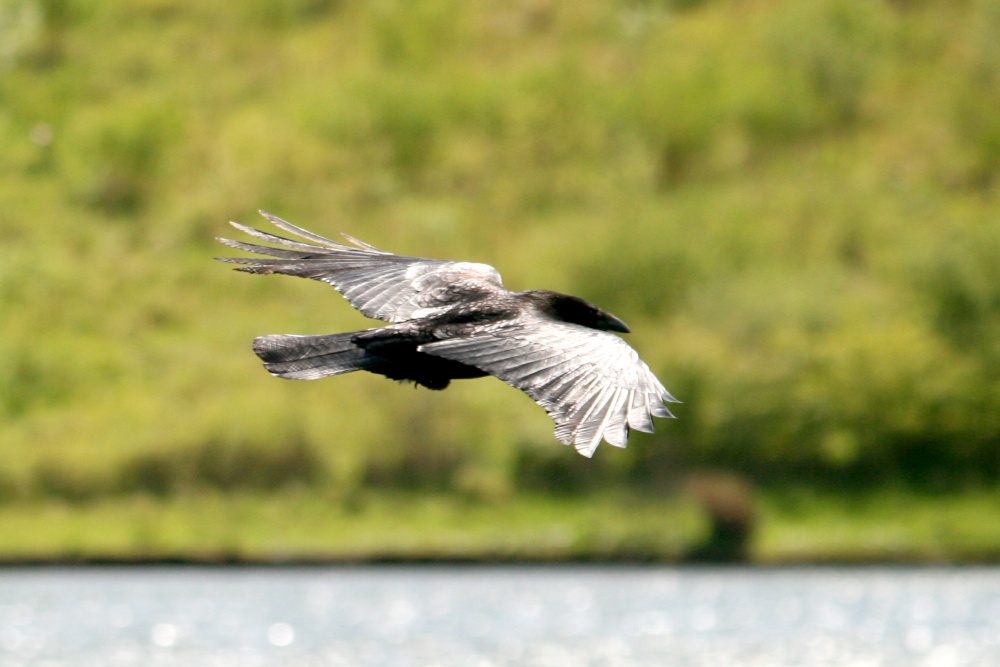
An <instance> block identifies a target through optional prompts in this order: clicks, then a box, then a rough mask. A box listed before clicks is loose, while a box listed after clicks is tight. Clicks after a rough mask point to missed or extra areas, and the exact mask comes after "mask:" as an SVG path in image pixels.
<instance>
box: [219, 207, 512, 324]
mask: <svg viewBox="0 0 1000 667" xmlns="http://www.w3.org/2000/svg"><path fill="white" fill-rule="evenodd" d="M261 215H263V216H264V217H265V218H267V219H268V220H270V221H271V222H272V223H274V224H275V225H276V226H277V227H279V228H281V229H283V230H285V231H287V232H291V233H292V234H295V235H296V236H299V237H300V238H303V239H305V240H307V241H310V243H304V242H302V241H293V240H291V239H287V238H284V237H281V236H276V235H274V234H268V233H267V232H262V231H260V230H257V229H253V228H252V227H247V226H245V225H241V224H239V223H236V222H232V223H230V224H231V225H232V226H233V227H235V228H236V229H238V230H240V231H241V232H245V233H246V234H249V235H250V236H253V237H255V238H257V239H260V240H262V241H265V242H268V243H273V244H278V245H280V246H284V247H280V248H274V247H271V246H263V245H256V244H252V243H242V242H240V241H232V240H230V239H221V238H220V239H218V240H219V241H220V242H221V243H224V244H225V245H227V246H229V247H231V248H236V249H238V250H246V251H248V252H253V253H256V254H258V255H265V257H219V258H218V259H220V260H221V261H223V262H231V263H234V264H242V265H243V266H241V267H240V269H239V270H240V271H246V272H248V273H281V274H284V275H289V276H300V277H302V278H312V279H313V280H320V281H323V282H325V283H327V284H330V285H333V286H334V287H335V288H337V290H338V291H339V292H340V293H341V294H343V295H344V296H345V297H346V298H347V300H348V301H349V302H350V303H351V305H352V306H354V307H355V308H357V309H358V310H360V311H361V312H362V313H363V314H364V315H366V316H368V317H372V318H375V319H380V320H384V321H386V322H403V321H406V320H409V319H413V318H415V317H426V316H429V315H433V314H434V312H435V311H436V310H437V309H439V308H443V307H447V306H449V305H452V304H454V303H456V302H458V301H463V300H468V299H474V298H478V297H480V296H484V295H488V294H491V293H495V292H498V291H502V290H503V282H502V281H501V279H500V274H499V273H497V270H496V269H494V268H493V267H492V266H488V265H486V264H477V263H473V262H452V261H444V260H436V259H423V258H420V257H405V256H402V255H394V254H392V253H390V252H386V251H384V250H379V249H378V248H376V247H374V246H371V245H368V244H367V243H364V242H362V241H358V240H357V239H355V238H352V237H350V236H347V235H346V234H345V235H344V236H345V237H346V238H347V240H348V241H350V242H351V243H353V244H354V245H355V246H356V247H352V246H348V245H344V244H342V243H337V242H335V241H331V240H330V239H326V238H323V237H322V236H319V235H318V234H314V233H312V232H310V231H307V230H305V229H302V228H301V227H297V226H295V225H293V224H292V223H290V222H286V221H284V220H282V219H281V218H278V217H275V216H273V215H270V214H269V213H265V212H263V211H261Z"/></svg>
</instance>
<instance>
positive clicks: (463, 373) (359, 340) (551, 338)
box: [219, 211, 677, 456]
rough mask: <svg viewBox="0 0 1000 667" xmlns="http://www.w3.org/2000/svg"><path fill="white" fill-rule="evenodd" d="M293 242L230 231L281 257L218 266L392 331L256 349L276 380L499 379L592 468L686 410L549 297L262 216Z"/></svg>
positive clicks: (437, 384)
mask: <svg viewBox="0 0 1000 667" xmlns="http://www.w3.org/2000/svg"><path fill="white" fill-rule="evenodd" d="M261 215H263V216H264V217H265V218H267V219H268V220H269V221H271V222H272V223H273V224H274V225H276V226H277V227H279V228H280V229H282V230H284V231H286V232H288V233H290V234H293V235H295V236H298V237H299V238H301V239H304V240H305V241H308V243H306V242H304V241H295V240H292V239H288V238H285V237H282V236H277V235H275V234H269V233H267V232H262V231H260V230H257V229H253V228H251V227H247V226H245V225H241V224H239V223H236V222H233V223H230V224H232V225H233V227H235V228H236V229H238V230H240V231H242V232H245V233H246V234H249V235H250V236H252V237H254V238H256V239H258V240H260V241H264V242H266V243H270V244H273V245H277V246H280V247H273V245H258V244H253V243H242V242H240V241H232V240H230V239H222V238H220V239H219V241H220V242H222V243H224V244H225V245H227V246H230V247H232V248H236V249H238V250H245V251H248V252H252V253H255V254H256V255H258V257H220V258H219V259H220V260H221V261H224V262H232V263H235V264H241V265H242V266H240V267H239V269H238V270H240V271H246V272H248V273H262V274H268V273H281V274H285V275H290V276H300V277H303V278H312V279H313V280H321V281H323V282H325V283H329V284H330V285H333V286H334V287H335V288H336V289H337V290H338V291H339V292H340V293H341V294H343V295H344V296H345V297H346V298H347V300H348V301H349V302H350V304H351V305H352V306H354V307H355V308H357V309H358V310H359V311H361V312H362V313H363V314H364V315H366V316H368V317H371V318H374V319H379V320H383V321H386V322H389V323H390V325H389V326H385V327H381V328H375V329H367V330H365V331H355V332H350V333H341V334H329V335H320V336H298V335H291V334H274V335H270V336H261V337H260V338H257V339H256V340H254V343H253V349H254V352H256V353H257V355H258V356H259V357H260V358H261V359H262V360H263V361H264V367H265V368H266V369H267V370H268V371H269V372H270V373H272V374H273V375H276V376H278V377H282V378H287V379H292V380H315V379H318V378H321V377H326V376H328V375H340V374H342V373H350V372H352V371H359V370H365V371H368V372H370V373H377V374H379V375H384V376H386V377H388V378H391V379H393V380H402V381H411V382H414V383H416V384H418V385H422V386H424V387H427V388H429V389H444V388H445V387H447V386H448V384H449V383H450V382H451V381H452V380H458V379H465V378H477V377H484V376H486V375H493V376H495V377H498V378H500V379H501V380H503V381H504V382H506V383H507V384H509V385H511V386H512V387H516V388H517V389H520V390H522V391H523V392H525V393H526V394H527V395H528V396H530V397H531V398H532V399H534V401H535V402H536V403H538V404H539V405H540V406H542V407H543V408H545V411H546V412H547V413H548V414H549V416H550V417H552V420H553V421H554V422H555V425H556V428H555V434H556V438H557V439H558V440H559V441H560V442H562V443H563V444H566V445H568V444H573V445H574V446H575V447H576V450H577V451H578V452H580V453H581V454H583V455H584V456H592V455H593V453H594V450H595V449H597V445H598V444H599V443H600V442H601V440H602V439H604V440H605V441H607V442H608V443H609V444H612V445H614V446H616V447H624V446H625V444H626V441H627V439H628V433H629V430H630V429H636V430H639V431H645V432H647V433H651V432H652V431H653V419H652V418H653V417H673V414H671V412H670V410H668V409H667V407H666V405H664V403H676V402H677V399H675V398H674V397H673V396H671V395H670V393H669V392H668V391H667V390H666V389H664V387H663V385H662V384H660V381H659V380H657V379H656V376H655V375H653V373H652V371H650V370H649V367H648V366H647V365H646V364H645V363H643V361H642V360H641V359H639V355H638V354H637V353H636V351H635V350H633V349H632V348H631V347H630V346H629V345H628V344H627V343H626V342H625V341H624V340H622V339H621V338H619V337H618V336H616V335H615V334H613V333H610V332H612V331H615V332H621V333H628V331H629V328H628V327H627V326H626V325H625V323H624V322H622V321H621V320H620V319H618V318H617V317H615V316H614V315H612V314H611V313H608V312H606V311H604V310H601V309H600V308H598V307H596V306H594V305H593V304H591V303H588V302H587V301H584V300H583V299H580V298H577V297H575V296H569V295H566V294H560V293H558V292H550V291H547V290H530V291H527V292H510V291H508V290H506V289H504V286H503V282H502V281H501V279H500V274H499V273H497V271H496V269H494V268H493V267H492V266H488V265H486V264H477V263H472V262H454V261H444V260H435V259H423V258H419V257H405V256H402V255H394V254H392V253H389V252H385V251H384V250H379V249H378V248H375V247H374V246H371V245H368V244H367V243H364V242H362V241H359V240H357V239H355V238H352V237H350V236H347V235H346V234H345V235H344V237H345V238H346V239H347V240H348V241H350V242H351V243H352V244H353V246H350V245H345V244H342V243H337V242H335V241H331V240H329V239H326V238H323V237H322V236H319V235H317V234H314V233H312V232H309V231H307V230H305V229H302V228H301V227H297V226H295V225H293V224H292V223H290V222H286V221H284V220H282V219H281V218H277V217H275V216H273V215H270V214H269V213H265V212H263V211H261Z"/></svg>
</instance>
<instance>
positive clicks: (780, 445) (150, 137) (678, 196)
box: [0, 0, 1000, 502]
mask: <svg viewBox="0 0 1000 667" xmlns="http://www.w3.org/2000/svg"><path fill="white" fill-rule="evenodd" d="M998 45H1000V4H998V3H996V2H994V1H991V0H963V1H961V2H935V1H932V0H925V1H921V2H901V1H897V2H855V1H853V0H815V1H813V2H808V3H804V2H797V1H794V0H764V1H762V2H741V1H738V0H728V1H726V0H701V1H691V0H687V1H681V0H670V1H666V0H664V1H653V0H602V1H593V2H572V1H569V0H566V1H561V0H513V1H503V2H500V1H489V0H476V1H474V2H466V1H464V0H415V1H403V0H378V1H374V2H362V1H352V0H296V1H294V2H271V1H269V0H252V1H249V2H241V3H223V2H214V1H213V2H200V3H184V2H177V1H175V0H139V1H134V2H127V3H126V2H120V1H115V0H87V1H86V2H84V1H82V0H0V156H2V158H0V331H2V336H0V356H2V358H3V359H4V361H3V362H2V363H0V442H2V450H3V456H2V457H0V499H2V498H32V497H36V496H48V497H56V498H64V499H71V500H72V499H85V498H92V497H95V496H101V495H111V494H120V493H126V492H128V493H133V492H140V491H142V492H145V493H148V494H151V495H178V494H179V495H183V494H185V493H196V492H197V493H202V492H204V491H205V490H206V489H209V490H212V489H216V490H248V491H255V490H270V489H277V488H283V487H286V486H291V487H296V486H319V485H324V486H326V487H328V488H331V489H336V490H337V493H340V494H343V497H345V498H350V497H353V496H352V495H351V494H353V493H355V492H357V491H358V490H359V489H365V488H368V487H371V488H376V489H382V488H386V487H405V488H422V489H445V490H452V491H455V492H457V493H459V494H461V495H463V496H467V497H469V498H474V499H480V500H486V501H490V502H497V501H500V500H503V499H505V498H510V497H511V494H516V493H519V492H521V491H524V490H530V491H532V492H538V491H541V492H553V493H560V494H566V493H569V494H579V493H589V492H592V491H594V490H596V489H598V488H603V487H608V486H612V487H613V486H615V485H626V484H627V485H631V486H634V487H636V488H638V489H642V490H648V491H650V492H653V493H657V494H659V493H663V492H665V491H667V490H669V489H670V488H672V485H673V483H674V479H673V476H674V475H676V473H677V471H682V470H688V469H691V468H697V467H705V466H713V467H722V468H727V469H731V470H736V471H742V472H743V473H745V474H747V475H749V476H751V477H753V478H755V479H757V480H759V481H763V482H768V481H773V482H782V481H788V480H793V479H794V480H802V479H812V480H814V481H826V482H828V483H831V484H836V485H846V486H848V487H853V486H866V485H874V484H881V483H884V482H887V481H902V482H905V483H911V484H918V485H921V486H930V487H933V488H939V487H942V486H944V487H946V486H948V485H954V484H958V483H967V482H973V483H983V484H989V483H995V482H996V481H997V479H998V477H1000V206H998V192H1000V114H998V112H997V109H1000V46H998ZM258 208H264V209H267V210H270V211H273V212H274V213H276V214H279V215H281V216H282V217H285V218H287V219H289V220H292V221H295V222H297V223H299V224H302V225H304V226H306V227H307V228H311V229H314V230H316V231H317V232H319V233H322V234H325V235H329V236H334V235H335V234H336V233H337V232H338V231H345V232H348V233H350V234H352V235H355V236H357V237H359V238H362V239H364V240H366V241H369V242H371V243H374V244H376V245H378V246H381V247H384V248H387V249H389V250H392V251H395V252H399V253H403V254H415V255H423V256H436V257H449V258H462V259H469V260H476V261H484V262H488V263H490V264H493V265H494V266H496V267H497V268H498V269H499V270H500V271H501V272H502V273H503V275H504V276H505V279H506V282H507V285H508V286H509V287H510V288H512V289H528V288H534V287H546V288H551V289H557V290H561V291H566V292H571V293H576V294H580V295H581V296H584V297H586V298H589V299H591V300H593V301H595V302H598V303H599V304H601V305H602V306H604V307H606V308H608V309H609V310H611V311H613V312H615V313H616V314H618V315H620V316H621V317H622V318H623V319H625V320H626V321H628V322H629V323H630V324H631V325H632V327H633V329H634V331H635V332H636V333H635V334H634V335H633V336H631V337H630V342H631V343H632V344H633V345H634V346H635V347H636V348H637V349H638V350H639V351H640V352H641V354H642V355H643V357H644V359H646V360H647V361H648V362H649V363H650V365H651V366H652V367H653V368H654V370H656V372H657V373H658V374H659V376H660V377H661V379H662V380H663V382H664V384H666V386H667V387H668V388H669V389H670V390H671V391H672V392H674V393H675V395H677V396H678V397H679V398H681V399H682V400H683V401H684V404H683V405H681V406H679V407H678V410H677V412H678V415H679V417H680V419H679V420H677V421H676V422H660V424H659V427H660V428H659V432H658V433H657V434H656V435H654V436H644V435H633V438H632V442H631V444H630V447H629V448H628V449H626V450H624V451H618V450H614V449H612V448H610V447H607V448H601V451H600V452H599V453H598V455H597V458H596V459H595V460H593V461H585V460H582V459H580V457H577V456H576V455H575V454H574V453H573V452H572V451H571V450H568V449H564V448H561V447H560V446H559V445H558V444H557V443H556V442H555V440H554V439H553V437H552V434H551V424H550V422H549V420H548V419H547V417H546V416H545V414H544V413H543V411H542V410H541V409H539V408H537V406H535V405H533V404H532V403H531V401H530V400H529V399H527V397H525V396H523V395H521V394H520V393H518V392H516V391H514V390H512V389H509V388H507V387H505V386H504V385H502V384H501V383H499V382H496V381H487V380H481V381H476V382H463V383H459V384H458V385H457V386H456V387H454V388H452V389H450V390H449V391H447V392H443V393H441V394H437V393H434V394H431V393H430V392H426V391H414V390H413V389H412V388H408V387H402V386H397V385H394V384H392V383H389V382H387V381H385V380H384V379H381V378H375V377H370V376H362V375H360V374H359V375H352V376H348V377H342V378H336V379H334V380H328V381H324V382H318V383H286V382H281V381H278V380H276V379H273V378H270V377H269V376H267V374H266V373H264V371H263V370H262V369H261V368H260V366H259V364H258V362H257V359H256V358H255V357H254V355H253V354H252V352H251V351H250V349H249V341H250V340H251V339H252V338H253V337H254V336H256V335H260V334H264V333H278V332H295V333H320V332H331V331H341V330H350V329H359V328H364V327H367V326H370V325H371V323H370V322H367V321H365V320H364V319H363V318H361V317H360V316H359V315H357V314H356V313H353V312H352V311H351V309H350V307H349V306H348V305H347V304H346V303H344V302H343V301H342V300H341V299H340V298H339V297H338V296H337V295H336V294H335V293H334V292H333V291H332V290H330V289H329V288H326V287H323V286H321V285H319V284H315V283H308V282H306V281H292V280H285V279H283V278H267V279H257V278H254V277H250V276H243V275H239V274H234V273H232V272H230V271H228V270H226V267H224V266H222V265H219V264H216V263H214V262H212V261H211V260H210V258H211V257H212V256H213V255H216V254H225V252H226V251H225V250H224V249H222V248H221V247H219V246H217V245H216V244H215V243H214V241H213V237H214V236H215V235H221V234H228V232H227V229H228V228H227V227H226V226H225V221H226V220H228V219H235V220H240V221H242V222H244V223H249V224H257V223H258V221H259V219H258V218H257V217H256V214H255V211H256V209H258Z"/></svg>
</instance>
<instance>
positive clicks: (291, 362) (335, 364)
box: [253, 333, 374, 380]
mask: <svg viewBox="0 0 1000 667" xmlns="http://www.w3.org/2000/svg"><path fill="white" fill-rule="evenodd" d="M354 336H355V333H342V334H329V335H323V336H296V335H292V334H273V335H270V336H261V337H259V338H256V339H255V340H254V342H253V351H254V352H256V353H257V356H258V357H260V358H261V359H262V360H263V361H264V368H266V369H267V370H268V372H269V373H271V374H272V375H276V376H278V377H281V378H286V379H289V380H317V379H319V378H322V377H327V376H329V375H340V374H342V373H350V372H352V371H359V370H364V369H365V368H367V367H368V366H369V365H370V364H371V363H372V362H373V361H374V359H373V358H372V356H371V355H369V354H368V353H367V352H365V351H364V350H363V349H361V348H359V347H358V346H356V345H355V344H354V343H352V342H351V338H353V337H354Z"/></svg>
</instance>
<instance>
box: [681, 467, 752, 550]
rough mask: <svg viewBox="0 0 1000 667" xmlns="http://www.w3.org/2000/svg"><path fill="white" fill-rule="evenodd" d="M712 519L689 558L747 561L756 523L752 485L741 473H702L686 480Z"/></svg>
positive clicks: (687, 486)
mask: <svg viewBox="0 0 1000 667" xmlns="http://www.w3.org/2000/svg"><path fill="white" fill-rule="evenodd" d="M684 487H685V491H686V492H687V494H688V495H690V496H691V497H692V498H694V499H695V501H696V502H698V504H699V505H701V507H702V509H703V510H704V511H705V514H706V515H707V517H708V521H709V527H710V528H709V534H708V535H707V536H706V537H705V540H704V541H703V542H702V543H701V544H700V545H698V546H697V547H695V548H694V549H693V550H692V551H691V552H689V553H688V554H687V557H686V560H688V561H691V562H699V563H746V562H748V561H749V559H750V541H751V539H753V533H754V529H755V528H756V526H757V510H756V507H755V505H756V504H755V503H754V494H753V488H752V487H751V485H750V483H749V482H747V481H746V480H745V479H743V478H742V477H740V476H738V475H734V474H728V473H718V472H716V473H701V474H697V475H692V476H691V477H689V478H688V480H687V482H686V483H685V484H684Z"/></svg>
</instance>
